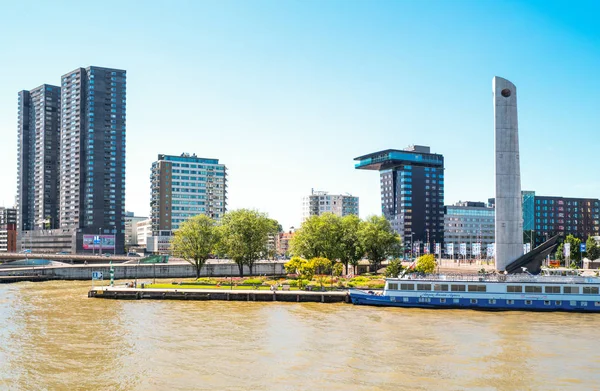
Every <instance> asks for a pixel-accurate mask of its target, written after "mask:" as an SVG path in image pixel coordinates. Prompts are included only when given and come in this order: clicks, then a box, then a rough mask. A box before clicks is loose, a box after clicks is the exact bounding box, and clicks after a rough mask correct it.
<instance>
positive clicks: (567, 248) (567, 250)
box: [565, 243, 571, 258]
mask: <svg viewBox="0 0 600 391" xmlns="http://www.w3.org/2000/svg"><path fill="white" fill-rule="evenodd" d="M569 255H571V243H565V258H568V257H569Z"/></svg>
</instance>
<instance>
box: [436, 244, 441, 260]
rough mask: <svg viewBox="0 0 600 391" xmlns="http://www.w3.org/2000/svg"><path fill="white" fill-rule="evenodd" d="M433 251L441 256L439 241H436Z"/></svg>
mask: <svg viewBox="0 0 600 391" xmlns="http://www.w3.org/2000/svg"><path fill="white" fill-rule="evenodd" d="M435 253H436V254H437V255H438V256H439V257H441V256H442V246H441V245H440V243H436V244H435Z"/></svg>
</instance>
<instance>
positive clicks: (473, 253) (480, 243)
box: [443, 201, 496, 257]
mask: <svg viewBox="0 0 600 391" xmlns="http://www.w3.org/2000/svg"><path fill="white" fill-rule="evenodd" d="M444 210H445V211H444V212H445V213H444V244H445V249H444V251H443V253H444V254H445V255H446V256H448V257H451V256H455V257H458V256H465V257H480V256H483V257H485V256H486V255H487V248H488V246H491V245H492V244H493V243H494V237H495V228H494V224H495V216H496V214H495V209H494V208H492V207H489V206H488V205H486V204H485V203H483V202H471V201H466V202H457V203H456V204H454V205H446V206H445V207H444ZM461 244H462V250H463V251H462V252H461Z"/></svg>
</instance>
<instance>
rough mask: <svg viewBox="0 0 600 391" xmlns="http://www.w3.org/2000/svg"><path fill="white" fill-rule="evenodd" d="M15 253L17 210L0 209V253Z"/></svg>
mask: <svg viewBox="0 0 600 391" xmlns="http://www.w3.org/2000/svg"><path fill="white" fill-rule="evenodd" d="M16 251H17V210H16V209H13V208H4V207H2V208H0V252H9V253H12V252H16Z"/></svg>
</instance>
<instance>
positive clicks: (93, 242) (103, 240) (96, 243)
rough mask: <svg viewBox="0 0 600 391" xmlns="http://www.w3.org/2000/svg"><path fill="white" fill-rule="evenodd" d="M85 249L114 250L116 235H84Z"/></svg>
mask: <svg viewBox="0 0 600 391" xmlns="http://www.w3.org/2000/svg"><path fill="white" fill-rule="evenodd" d="M83 249H84V250H99V249H102V250H114V249H115V235H83Z"/></svg>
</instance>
